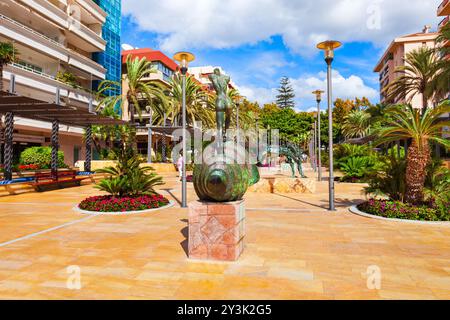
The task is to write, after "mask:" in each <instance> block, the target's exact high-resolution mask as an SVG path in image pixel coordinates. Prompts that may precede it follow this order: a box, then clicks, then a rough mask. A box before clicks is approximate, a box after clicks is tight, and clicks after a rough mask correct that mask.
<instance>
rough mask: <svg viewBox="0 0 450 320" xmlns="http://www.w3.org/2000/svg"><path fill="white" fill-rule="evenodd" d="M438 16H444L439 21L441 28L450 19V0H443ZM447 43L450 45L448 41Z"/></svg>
mask: <svg viewBox="0 0 450 320" xmlns="http://www.w3.org/2000/svg"><path fill="white" fill-rule="evenodd" d="M437 15H438V17H443V19H442V20H441V22H440V23H439V29H441V28H443V27H444V26H445V25H446V24H447V23H449V21H450V0H443V1H442V3H441V4H440V5H439V7H438V9H437ZM447 45H450V43H448V44H447Z"/></svg>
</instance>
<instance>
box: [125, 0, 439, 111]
mask: <svg viewBox="0 0 450 320" xmlns="http://www.w3.org/2000/svg"><path fill="white" fill-rule="evenodd" d="M192 3H193V2H192V1H191V2H189V1H184V0H166V1H165V2H160V1H156V0H127V1H124V2H123V22H122V43H126V44H129V45H131V46H134V47H138V48H145V47H149V48H153V49H159V50H162V51H163V52H164V53H166V54H167V55H168V56H172V55H173V53H174V52H176V51H179V50H188V51H191V52H193V53H194V54H195V55H196V61H195V62H193V63H192V66H202V65H213V66H221V67H222V68H223V69H224V70H225V71H226V72H227V73H229V74H230V75H231V76H232V78H233V80H234V82H235V83H236V84H237V85H238V87H239V88H240V90H241V92H242V93H243V94H244V95H246V96H247V97H248V98H249V99H250V100H254V101H258V102H259V103H261V104H262V103H267V102H271V101H273V100H274V99H275V95H276V88H277V86H278V83H279V80H280V78H281V77H282V76H287V77H289V78H291V81H292V84H293V87H294V89H295V91H296V94H297V99H296V103H297V109H299V110H308V109H310V108H312V107H313V106H314V97H313V95H312V94H311V91H312V90H314V89H325V84H326V82H325V70H326V69H325V68H326V65H325V62H324V61H323V55H322V53H321V52H319V51H318V50H316V49H315V44H316V43H317V42H319V41H321V40H325V39H330V38H332V39H337V40H341V41H342V42H343V44H344V45H343V47H342V48H341V49H339V50H338V51H337V52H336V59H335V63H334V70H335V72H334V76H333V79H334V84H335V93H334V98H337V97H340V98H352V97H355V96H367V97H369V98H370V99H371V101H373V102H377V101H378V96H379V94H378V81H377V79H378V76H377V75H376V74H375V73H373V68H374V66H375V64H376V63H377V61H378V59H379V58H380V55H381V54H382V52H383V51H384V49H385V48H386V47H387V46H388V45H389V43H390V41H392V39H393V38H394V37H397V36H401V35H404V34H408V33H414V32H419V31H421V30H422V28H423V26H424V25H425V24H430V25H431V26H432V28H433V29H436V25H437V23H438V21H439V19H438V18H437V17H436V9H437V7H438V5H439V3H440V0H358V1H357V2H356V1H353V0H334V1H331V0H298V1H295V0H258V1H257V0H245V1H244V0H229V1H228V2H227V6H224V5H223V2H221V1H218V0H197V1H196V2H195V3H194V4H192ZM387 4H389V5H387ZM321 8H326V9H327V10H326V12H325V11H324V9H321ZM412 17H414V19H413V18H412Z"/></svg>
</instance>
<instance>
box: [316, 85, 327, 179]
mask: <svg viewBox="0 0 450 320" xmlns="http://www.w3.org/2000/svg"><path fill="white" fill-rule="evenodd" d="M322 93H324V91H322V90H316V91H314V92H313V94H315V95H316V101H317V147H318V148H317V151H318V152H317V153H318V159H317V166H318V167H319V168H318V174H317V180H318V181H319V182H320V181H322V138H321V126H320V121H321V119H320V116H321V112H320V102H321V101H322Z"/></svg>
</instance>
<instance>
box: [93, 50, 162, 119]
mask: <svg viewBox="0 0 450 320" xmlns="http://www.w3.org/2000/svg"><path fill="white" fill-rule="evenodd" d="M125 68H126V69H125V74H124V76H123V82H124V84H125V85H124V87H123V88H122V84H121V83H119V82H117V81H110V80H105V81H103V82H102V83H101V84H100V86H99V90H98V92H99V94H100V95H105V94H106V93H108V92H120V91H121V90H120V89H121V88H122V89H123V92H122V94H120V93H119V94H115V95H109V96H105V97H103V99H102V100H101V103H100V104H99V108H104V107H107V106H110V107H111V106H113V107H117V106H120V108H121V110H122V112H123V109H124V102H125V101H126V102H128V106H129V111H128V112H129V116H130V120H131V123H134V122H135V113H137V114H138V115H139V118H141V116H142V107H147V106H150V107H154V105H153V102H155V101H158V102H159V103H161V104H165V103H166V97H165V95H164V91H163V90H164V89H163V88H162V86H160V85H159V84H156V83H149V82H148V81H146V78H148V77H149V76H150V74H152V73H155V72H156V70H155V69H154V68H153V67H152V63H151V61H148V60H147V59H146V58H143V59H139V58H135V59H132V56H131V55H128V57H127V60H126V67H125ZM156 110H157V111H158V110H159V109H156Z"/></svg>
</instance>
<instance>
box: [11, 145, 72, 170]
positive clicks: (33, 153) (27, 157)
mask: <svg viewBox="0 0 450 320" xmlns="http://www.w3.org/2000/svg"><path fill="white" fill-rule="evenodd" d="M19 162H20V164H23V165H30V164H36V165H38V166H39V168H40V169H50V167H51V163H52V148H51V147H31V148H28V149H25V150H24V151H23V152H22V153H21V154H20V160H19ZM58 167H59V168H66V167H67V166H66V164H65V163H64V152H62V151H58Z"/></svg>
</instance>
